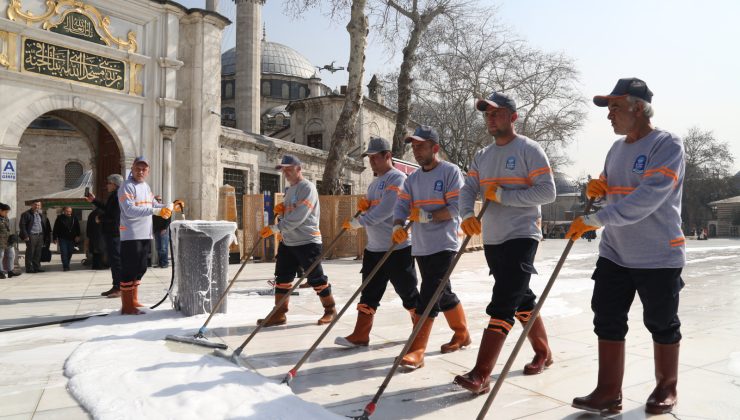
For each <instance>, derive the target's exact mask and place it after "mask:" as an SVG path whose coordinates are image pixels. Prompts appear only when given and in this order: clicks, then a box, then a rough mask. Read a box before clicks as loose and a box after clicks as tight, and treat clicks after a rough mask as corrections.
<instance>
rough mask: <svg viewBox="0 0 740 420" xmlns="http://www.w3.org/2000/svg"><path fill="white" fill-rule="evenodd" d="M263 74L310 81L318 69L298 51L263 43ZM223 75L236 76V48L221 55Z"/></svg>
mask: <svg viewBox="0 0 740 420" xmlns="http://www.w3.org/2000/svg"><path fill="white" fill-rule="evenodd" d="M261 71H262V74H276V75H283V76H291V77H298V78H301V79H310V78H311V77H312V76H313V74H314V73H315V72H316V67H314V65H313V64H311V62H310V61H308V59H307V58H306V57H304V56H303V55H301V53H299V52H298V51H296V50H294V49H292V48H290V47H288V46H286V45H283V44H279V43H277V42H268V41H262V66H261ZM221 73H222V74H236V48H231V49H230V50H228V51H226V52H225V53H223V54H222V55H221Z"/></svg>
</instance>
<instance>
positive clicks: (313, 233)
mask: <svg viewBox="0 0 740 420" xmlns="http://www.w3.org/2000/svg"><path fill="white" fill-rule="evenodd" d="M311 235H313V236H321V232H320V231H318V230H317V231H315V232H312V233H311Z"/></svg>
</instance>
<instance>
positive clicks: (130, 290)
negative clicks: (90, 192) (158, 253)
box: [118, 156, 185, 315]
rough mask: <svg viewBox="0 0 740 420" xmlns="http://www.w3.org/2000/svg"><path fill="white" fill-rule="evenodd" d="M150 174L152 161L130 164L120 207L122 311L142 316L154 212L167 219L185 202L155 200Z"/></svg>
mask: <svg viewBox="0 0 740 420" xmlns="http://www.w3.org/2000/svg"><path fill="white" fill-rule="evenodd" d="M148 176H149V161H148V160H146V159H145V158H144V157H142V156H140V157H137V158H136V159H134V163H133V165H131V174H130V175H129V176H128V179H126V181H124V182H123V185H122V186H121V187H120V188H119V189H118V201H119V203H120V208H121V217H120V223H121V227H120V229H121V283H120V290H121V313H122V314H124V315H139V314H141V313H142V312H141V311H140V310H139V309H138V308H140V307H143V306H144V305H142V304H140V303H139V298H138V292H139V284H140V283H141V279H142V278H143V277H144V274H145V273H146V269H147V257H148V256H149V254H150V253H151V240H152V215H155V216H160V217H162V218H164V219H167V218H169V217H170V216H171V215H172V211H173V209H174V210H175V211H182V209H183V207H184V206H185V204H184V203H183V202H182V201H181V200H175V202H174V203H172V204H170V205H165V204H162V203H156V202H155V201H154V194H152V190H151V189H150V188H149V185H148V184H147V183H146V178H147V177H148Z"/></svg>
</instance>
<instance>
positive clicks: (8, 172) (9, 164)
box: [0, 159, 17, 182]
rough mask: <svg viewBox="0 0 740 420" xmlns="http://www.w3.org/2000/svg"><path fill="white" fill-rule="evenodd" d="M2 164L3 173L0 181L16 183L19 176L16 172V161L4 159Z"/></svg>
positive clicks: (0, 174)
mask: <svg viewBox="0 0 740 420" xmlns="http://www.w3.org/2000/svg"><path fill="white" fill-rule="evenodd" d="M1 162H2V163H1V164H0V166H2V172H0V180H2V181H12V182H15V180H16V176H17V173H16V170H15V159H2V161H1Z"/></svg>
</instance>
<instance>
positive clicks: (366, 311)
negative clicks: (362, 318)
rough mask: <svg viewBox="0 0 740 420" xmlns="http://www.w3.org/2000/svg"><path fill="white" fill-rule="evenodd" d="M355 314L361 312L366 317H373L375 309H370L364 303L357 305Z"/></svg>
mask: <svg viewBox="0 0 740 420" xmlns="http://www.w3.org/2000/svg"><path fill="white" fill-rule="evenodd" d="M357 312H362V313H363V314H367V315H375V309H373V308H371V307H370V306H368V305H367V304H365V303H358V304H357Z"/></svg>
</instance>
